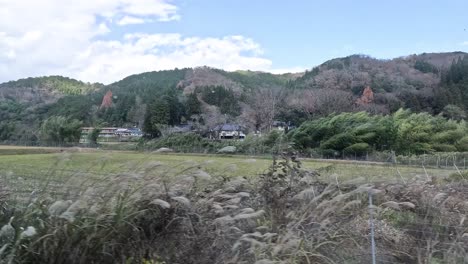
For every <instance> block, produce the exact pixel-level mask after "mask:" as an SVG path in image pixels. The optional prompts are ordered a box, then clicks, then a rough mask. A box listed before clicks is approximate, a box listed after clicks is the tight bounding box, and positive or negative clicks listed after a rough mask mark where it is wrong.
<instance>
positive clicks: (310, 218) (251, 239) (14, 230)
mask: <svg viewBox="0 0 468 264" xmlns="http://www.w3.org/2000/svg"><path fill="white" fill-rule="evenodd" d="M133 155H137V154H133V153H111V154H108V155H107V156H105V157H103V155H102V154H97V153H86V154H83V153H72V154H62V155H59V156H57V155H29V156H16V157H14V158H13V157H12V158H11V159H6V160H5V159H2V160H1V163H2V166H5V167H6V166H7V165H9V166H10V171H9V172H8V171H2V175H3V177H0V183H1V185H0V186H2V188H3V189H0V209H1V212H0V226H1V227H2V228H1V231H0V259H1V260H0V263H368V262H369V260H370V255H369V252H370V248H369V236H368V234H369V222H368V219H369V213H368V212H369V211H368V208H367V195H368V193H369V192H370V193H373V194H374V197H375V203H376V205H377V206H376V207H375V219H376V220H375V226H376V242H377V246H378V249H377V252H378V254H379V255H378V260H379V261H380V262H382V263H385V261H387V262H391V263H463V262H464V261H466V260H467V259H468V257H467V252H466V250H465V249H466V248H467V244H466V243H468V241H467V240H466V238H467V237H468V235H467V233H468V232H467V223H466V221H465V220H464V218H463V216H464V215H466V214H467V213H468V204H467V203H466V202H465V201H466V200H467V199H468V197H467V196H466V194H467V193H468V192H466V190H467V189H468V185H466V184H465V183H464V181H461V182H451V183H445V182H444V181H442V180H439V179H437V178H435V177H432V176H435V175H431V177H426V176H424V177H421V176H419V175H416V176H414V177H406V178H405V180H404V181H402V180H401V179H400V178H399V177H394V178H392V180H391V181H387V182H380V181H377V182H374V183H372V184H370V183H369V182H368V181H369V179H370V178H366V177H367V175H372V169H371V170H370V172H367V173H368V174H367V175H361V176H364V177H362V178H357V177H356V179H351V180H349V179H350V177H348V176H346V177H340V176H338V175H336V174H337V173H340V172H339V170H340V167H339V165H336V164H335V165H333V164H324V163H319V164H320V166H317V167H318V168H319V169H317V170H312V169H310V167H313V166H315V165H317V164H318V163H311V164H307V163H306V166H302V164H301V163H300V162H299V161H298V160H297V159H296V157H295V156H294V155H293V154H288V155H284V156H283V157H282V158H281V159H279V160H275V161H274V162H273V163H271V161H269V160H260V159H256V160H253V159H246V158H240V157H239V158H232V157H210V158H207V157H198V156H175V155H153V154H151V155H143V154H140V156H133ZM5 157H6V156H5ZM129 157H132V159H131V160H129ZM136 157H138V159H137V158H136ZM180 157H183V158H184V159H185V160H184V161H181V160H180ZM188 157H190V160H189V159H188ZM15 158H16V159H15ZM44 160H47V161H48V162H49V164H47V166H44V164H43V163H44ZM222 161H224V163H223V162H222ZM219 163H221V164H219ZM264 163H265V168H262V167H261V166H262V165H261V164H264ZM268 163H269V164H270V168H269V169H268V165H267V164H268ZM307 165H309V166H307ZM310 165H312V166H310ZM328 165H331V166H328ZM346 166H356V164H346ZM372 166H375V165H372ZM34 168H36V170H35V171H34V170H33V169H34ZM76 168H82V170H79V171H78V170H76ZM350 168H353V167H342V168H341V170H348V171H349V170H351V169H350ZM369 168H374V170H375V168H379V167H367V169H368V170H369ZM359 169H361V168H359ZM387 169H388V168H387ZM253 171H258V173H252V172H253ZM260 171H261V172H260ZM20 172H21V173H23V177H25V178H18V177H17V176H18V175H15V174H16V173H20ZM262 172H263V173H262ZM26 173H30V176H31V177H30V178H26ZM349 173H350V172H348V174H349ZM400 173H404V171H403V169H400ZM335 175H336V176H335ZM355 176H356V175H355ZM429 261H432V262H429Z"/></svg>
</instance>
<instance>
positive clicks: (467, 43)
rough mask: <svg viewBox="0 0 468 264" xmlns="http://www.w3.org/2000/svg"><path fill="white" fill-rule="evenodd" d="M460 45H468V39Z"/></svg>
mask: <svg viewBox="0 0 468 264" xmlns="http://www.w3.org/2000/svg"><path fill="white" fill-rule="evenodd" d="M460 45H462V46H468V41H463V42H462V43H460Z"/></svg>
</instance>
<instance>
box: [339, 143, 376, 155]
mask: <svg viewBox="0 0 468 264" xmlns="http://www.w3.org/2000/svg"><path fill="white" fill-rule="evenodd" d="M369 150H370V146H369V144H367V143H356V144H353V145H351V146H349V147H347V148H345V149H344V151H345V152H346V153H351V154H352V153H356V154H358V155H361V154H365V153H366V152H367V151H369Z"/></svg>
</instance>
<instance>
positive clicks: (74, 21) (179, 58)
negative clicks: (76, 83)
mask: <svg viewBox="0 0 468 264" xmlns="http://www.w3.org/2000/svg"><path fill="white" fill-rule="evenodd" d="M40 2H41V4H40V5H39V4H38V5H37V6H34V4H33V3H35V1H32V0H31V1H27V0H22V1H13V0H6V4H2V6H0V15H2V17H3V19H1V20H0V65H3V66H0V81H3V80H6V79H12V78H20V77H22V76H36V75H48V74H63V75H67V76H71V77H75V78H79V79H83V80H86V81H101V82H105V83H107V82H112V81H116V80H118V79H121V78H123V77H125V76H127V75H130V74H133V73H139V72H144V71H150V70H161V69H171V68H174V67H195V66H203V65H207V66H212V67H217V68H223V69H226V70H238V69H251V70H263V71H271V72H287V71H300V70H304V69H310V68H312V67H313V66H316V65H318V64H320V63H323V62H324V61H326V60H329V59H332V58H335V57H342V56H347V55H351V54H366V55H370V56H373V57H376V58H384V59H388V58H394V57H398V56H404V55H409V54H414V53H422V52H444V51H468V31H466V30H467V29H468V17H467V16H466V10H468V1H461V0H455V1H427V0H426V1H420V0H413V1H400V0H396V1H367V0H366V1H364V0H363V1H359V0H356V1H346V0H342V1H338V0H330V1H305V0H304V1H299V0H292V1H266V0H257V1H254V0H251V1H246V0H237V1H213V0H212V1H208V0H198V1H195V0H174V1H171V0H82V1H79V4H77V1H74V2H75V3H73V4H70V3H72V2H73V1H71V0H68V1H66V0H64V1H61V0H42V1H40ZM66 2H70V3H66ZM29 12H30V13H29ZM36 13H38V14H42V15H41V16H39V15H35V14H36ZM36 18H37V19H36ZM44 20H45V21H44ZM12 25H13V26H12ZM15 25H17V26H16V27H15ZM58 25H63V26H58Z"/></svg>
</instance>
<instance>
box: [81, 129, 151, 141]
mask: <svg viewBox="0 0 468 264" xmlns="http://www.w3.org/2000/svg"><path fill="white" fill-rule="evenodd" d="M94 129H95V128H94V127H83V128H81V136H80V143H81V144H88V143H91V142H90V140H89V135H90V133H91V132H92V131H93V130H94ZM142 136H143V133H142V132H141V130H140V129H139V128H120V127H103V128H100V129H99V135H98V141H99V142H100V143H104V142H118V141H128V140H129V139H133V138H140V137H142Z"/></svg>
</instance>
